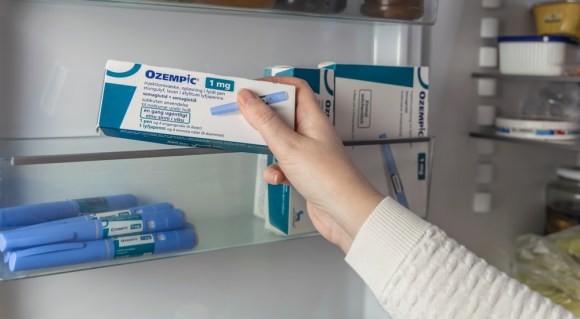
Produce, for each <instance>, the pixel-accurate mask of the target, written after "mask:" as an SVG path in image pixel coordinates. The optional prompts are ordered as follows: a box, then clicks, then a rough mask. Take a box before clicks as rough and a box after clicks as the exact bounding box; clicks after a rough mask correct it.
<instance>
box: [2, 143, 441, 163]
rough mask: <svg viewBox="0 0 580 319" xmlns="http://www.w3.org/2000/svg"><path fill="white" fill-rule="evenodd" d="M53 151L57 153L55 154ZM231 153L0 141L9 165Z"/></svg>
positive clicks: (156, 146)
mask: <svg viewBox="0 0 580 319" xmlns="http://www.w3.org/2000/svg"><path fill="white" fill-rule="evenodd" d="M430 139H431V138H430V137H418V138H388V139H383V140H356V141H344V145H345V146H360V145H378V144H400V143H411V142H428V141H430ZM54 150H58V153H55V152H54ZM223 153H231V152H229V151H225V150H220V149H211V148H196V147H177V146H170V145H163V144H154V143H148V142H141V141H133V140H123V139H117V138H110V137H106V136H94V137H65V138H46V139H43V138H40V139H0V155H1V156H0V159H1V160H2V161H3V162H4V164H7V165H11V166H21V165H36V164H57V163H73V162H92V161H104V160H121V159H140V158H154V157H171V156H192V155H210V154H223Z"/></svg>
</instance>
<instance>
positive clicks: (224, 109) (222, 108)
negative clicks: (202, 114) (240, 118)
mask: <svg viewBox="0 0 580 319" xmlns="http://www.w3.org/2000/svg"><path fill="white" fill-rule="evenodd" d="M260 99H262V101H264V103H266V104H268V105H271V104H275V103H279V102H284V101H286V100H288V92H285V91H281V92H276V93H271V94H266V95H262V96H260ZM209 110H210V112H211V115H223V114H229V113H234V112H238V111H239V110H240V109H239V107H238V103H237V102H233V103H228V104H224V105H218V106H214V107H211V108H210V109H209Z"/></svg>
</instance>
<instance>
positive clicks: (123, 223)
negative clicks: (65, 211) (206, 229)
mask: <svg viewBox="0 0 580 319" xmlns="http://www.w3.org/2000/svg"><path fill="white" fill-rule="evenodd" d="M183 225H185V214H184V213H183V211H182V210H180V209H171V210H160V211H148V212H143V213H141V214H138V215H129V216H122V217H116V218H107V219H103V220H93V219H91V220H86V221H79V222H73V223H67V224H53V225H48V226H46V227H40V226H38V227H33V228H30V229H18V230H17V231H5V232H2V233H0V251H2V252H4V251H7V250H12V251H14V250H17V249H23V248H28V247H33V246H41V245H48V244H54V243H61V242H79V241H88V240H98V239H103V238H110V237H117V236H123V235H130V234H144V233H153V232H158V231H165V230H173V229H178V228H182V227H183Z"/></svg>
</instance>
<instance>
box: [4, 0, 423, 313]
mask: <svg viewBox="0 0 580 319" xmlns="http://www.w3.org/2000/svg"><path fill="white" fill-rule="evenodd" d="M2 5H3V6H4V8H3V10H0V15H2V16H1V19H0V23H2V28H0V29H1V30H2V31H0V32H2V33H1V35H2V37H3V38H2V43H3V44H6V45H3V50H2V53H1V54H2V60H1V61H2V65H1V67H2V68H3V70H2V71H3V74H10V76H9V77H4V78H3V80H2V85H1V87H2V91H1V92H2V116H1V117H0V137H2V145H0V147H1V149H2V151H1V152H2V155H3V156H9V155H10V154H13V153H18V154H24V155H31V154H32V155H34V154H47V155H56V154H61V153H65V154H66V153H75V152H79V151H80V152H87V153H90V152H98V151H102V150H103V149H101V147H103V148H104V150H105V151H123V150H127V149H129V150H132V149H139V150H147V149H150V148H154V149H159V148H163V146H159V145H155V146H152V145H149V144H147V143H136V142H132V141H131V142H130V141H121V140H115V141H109V140H105V141H103V139H102V138H100V137H96V136H95V135H96V133H95V124H96V120H97V115H98V106H99V101H100V94H101V88H102V80H103V70H104V66H105V62H106V61H107V59H117V60H122V61H123V60H125V61H135V62H141V63H147V64H151V65H159V66H168V67H178V68H182V69H190V70H198V71H202V72H211V73H215V74H224V75H231V76H239V77H246V78H258V77H260V76H261V73H262V70H263V68H264V67H266V66H272V65H297V66H312V67H314V66H316V65H317V63H319V62H321V61H335V62H339V63H340V62H342V63H358V64H386V65H405V64H409V63H412V64H419V62H420V61H419V59H420V52H421V51H420V44H421V27H416V26H409V25H405V24H386V23H376V24H375V23H371V22H368V21H363V22H361V21H354V20H334V19H315V18H310V17H300V16H273V15H264V14H233V13H231V12H225V11H209V12H205V11H199V10H184V11H180V10H175V9H173V8H160V7H155V6H153V7H150V6H138V5H126V4H118V3H105V2H84V1H49V2H43V1H30V2H28V1H25V2H20V1H14V2H4V3H2ZM103 145H104V146H103ZM40 161H41V162H42V161H43V158H42V157H41V158H40ZM255 163H256V157H255V155H252V154H217V155H196V156H177V157H159V158H145V159H129V160H112V161H87V162H74V161H73V162H67V161H66V160H65V161H64V162H63V163H56V164H31V165H22V166H18V165H16V166H10V165H8V164H9V163H4V166H3V169H2V179H3V186H4V187H3V189H2V200H3V203H2V204H3V205H4V206H13V205H19V204H24V203H38V202H47V201H52V200H59V199H63V198H81V197H90V196H94V195H96V196H98V195H106V194H116V193H125V192H131V193H135V194H136V195H137V196H138V197H139V199H140V200H141V201H143V202H145V203H153V202H159V201H168V202H171V203H172V204H174V205H175V206H176V207H179V208H182V209H183V210H184V211H186V212H187V214H188V219H190V221H191V222H192V223H194V224H195V225H196V228H198V229H199V232H200V235H199V236H200V245H203V241H219V240H223V241H224V243H226V244H225V245H229V246H236V244H235V242H236V240H239V239H240V238H242V240H248V241H249V242H251V241H252V240H257V241H260V239H255V238H249V239H248V238H243V237H244V236H246V237H247V234H238V233H237V230H236V225H237V224H236V223H237V222H238V219H237V217H240V216H245V215H247V214H251V212H252V205H253V203H252V200H253V184H254V180H255V175H256V168H255V167H256V165H255ZM190 217H191V218H190ZM224 220H228V221H229V223H228V228H227V229H226V230H224V229H219V228H211V229H210V228H208V227H206V225H208V223H209V224H211V222H212V221H220V222H222V223H221V225H223V221H224ZM198 221H199V222H198ZM206 221H209V222H207V223H206ZM256 227H263V226H262V225H260V224H258V223H256ZM203 231H205V233H204V234H203V236H202V234H201V233H202V232H203ZM232 238H233V239H232ZM230 240H233V241H232V242H231V243H230V242H229V241H230ZM242 246H243V245H242ZM343 258H344V256H343V254H342V253H341V252H340V251H339V250H338V249H337V248H335V247H333V246H332V245H330V244H328V243H326V242H325V241H324V240H323V239H321V238H320V237H311V238H305V239H300V240H291V241H284V242H279V243H271V244H266V245H257V246H250V247H238V248H233V249H226V250H221V251H215V252H206V253H203V254H193V255H188V256H181V257H178V258H171V259H162V260H154V261H148V262H143V263H136V264H131V265H123V266H115V267H108V268H99V269H93V270H85V271H80V272H70V273H66V274H58V275H54V276H46V277H39V278H30V279H25V280H16V281H10V282H3V283H2V284H0V296H1V298H0V309H2V317H5V318H35V317H42V318H47V319H48V318H73V317H74V318H76V317H81V318H97V317H99V318H100V317H102V316H103V314H104V313H107V314H114V317H122V318H193V317H195V318H231V317H237V318H273V317H275V318H296V317H316V318H353V317H360V316H361V314H364V313H368V314H369V316H372V314H373V313H378V314H380V316H384V315H383V314H382V313H381V310H380V309H378V306H377V305H376V303H374V300H373V299H372V298H371V299H369V298H368V292H367V291H366V288H365V286H364V284H363V283H362V281H361V280H360V279H359V278H358V277H357V276H356V274H355V273H354V272H353V271H352V270H351V269H349V267H348V266H347V265H346V264H345V263H344V261H343ZM312 283H316V284H315V285H314V286H313V285H312ZM99 304H101V305H106V306H105V307H101V306H99V307H98V308H96V307H95V305H99Z"/></svg>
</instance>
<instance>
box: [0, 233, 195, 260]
mask: <svg viewBox="0 0 580 319" xmlns="http://www.w3.org/2000/svg"><path fill="white" fill-rule="evenodd" d="M196 243H197V238H196V235H195V230H194V229H193V227H192V226H191V225H188V227H186V228H184V229H180V230H173V231H165V232H159V233H154V234H142V235H133V236H123V237H118V238H108V239H101V240H94V241H87V242H78V243H60V244H52V245H46V246H40V247H34V248H29V249H24V250H18V251H14V252H12V253H11V254H10V258H9V261H8V267H9V269H10V270H11V271H19V270H29V269H38V268H48V267H58V266H67V265H74V264H81V263H87V262H95V261H102V260H110V259H119V258H129V257H138V256H149V255H153V254H162V253H169V252H175V251H182V250H189V249H192V248H193V247H195V245H196Z"/></svg>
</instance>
